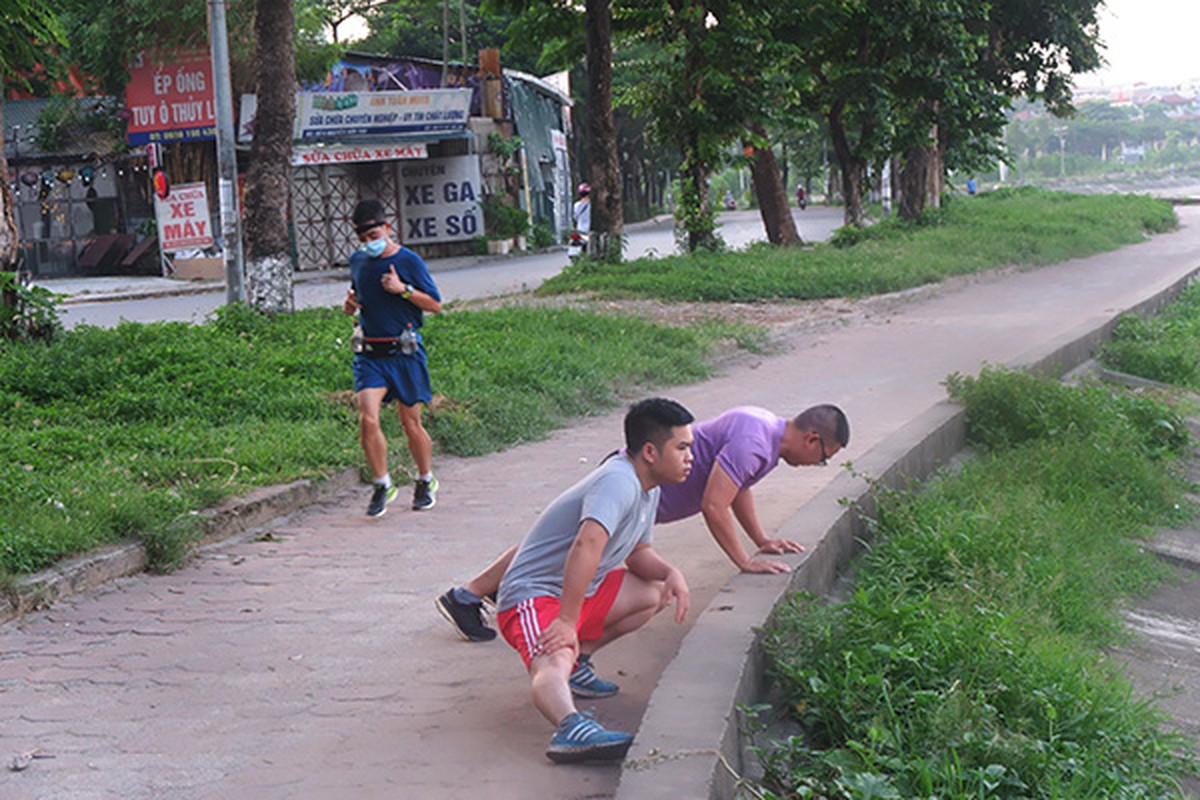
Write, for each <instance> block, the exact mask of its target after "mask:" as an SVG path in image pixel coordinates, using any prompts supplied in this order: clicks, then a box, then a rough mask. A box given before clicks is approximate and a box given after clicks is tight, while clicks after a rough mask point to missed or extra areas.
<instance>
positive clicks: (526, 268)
mask: <svg viewBox="0 0 1200 800" xmlns="http://www.w3.org/2000/svg"><path fill="white" fill-rule="evenodd" d="M792 214H793V216H794V218H795V219H796V224H797V226H798V227H799V229H800V235H801V236H802V237H803V238H804V239H805V240H806V241H812V242H815V241H821V240H824V239H826V238H828V237H829V235H830V233H831V232H832V231H833V230H834V229H835V228H837V227H838V226H840V225H841V224H842V209H840V208H828V207H823V206H822V207H818V206H810V207H809V208H808V209H807V210H805V211H799V210H797V209H792ZM718 222H719V224H720V233H721V236H722V237H723V238H724V239H725V241H726V243H727V244H728V245H729V246H730V247H733V248H741V247H745V246H746V245H748V244H750V243H752V242H757V241H764V240H765V239H766V234H765V233H764V231H763V226H762V219H761V218H760V217H759V214H758V212H757V211H732V212H728V211H727V212H722V213H721V214H720V215H719V217H718ZM627 236H628V241H627V246H626V257H627V258H631V259H633V258H641V257H643V256H657V255H667V254H670V253H673V252H675V239H674V232H673V222H672V220H671V219H670V218H663V219H658V220H655V221H651V222H644V223H638V224H635V225H631V226H630V227H629V230H628V232H627ZM566 261H567V257H566V253H565V252H564V251H563V250H561V249H556V250H554V251H553V252H549V253H535V254H532V255H524V256H479V257H476V258H465V259H464V258H455V259H444V260H441V259H439V260H431V261H430V262H429V266H430V269H431V270H432V271H433V272H434V273H435V275H434V279H435V280H436V281H437V284H438V288H439V289H441V291H442V297H443V300H446V301H452V300H471V299H476V298H480V297H494V296H497V295H503V294H510V293H513V292H519V291H523V290H527V289H532V288H534V287H536V286H537V285H538V284H540V283H541V282H542V281H544V280H545V279H546V278H549V277H551V276H553V275H557V274H558V272H559V271H560V270H561V269H562V268H563V266H564V265H565V264H566ZM153 280H155V281H157V282H159V283H161V282H162V279H153ZM56 283H59V282H58V281H48V282H47V283H46V284H45V285H46V286H47V287H48V288H50V289H51V290H54V291H62V289H57V288H56V287H55V284H56ZM212 289H213V290H212V291H211V292H205V293H199V294H197V293H188V294H182V295H165V296H155V297H145V298H140V299H130V300H110V301H104V302H94V303H72V304H69V305H66V306H64V307H63V308H62V312H63V313H62V321H63V324H64V325H65V326H66V327H68V328H73V327H75V326H76V325H85V324H86V325H96V326H99V327H105V328H107V327H112V326H114V325H116V324H117V323H119V322H120V321H122V320H130V321H132V322H155V321H182V322H201V321H203V319H204V318H205V317H206V316H207V315H208V314H210V313H211V312H212V311H214V310H215V309H217V308H218V307H220V306H221V305H223V304H224V302H225V294H224V289H223V288H222V287H221V286H220V285H219V284H213V286H212ZM345 292H346V284H345V281H344V279H343V278H341V277H340V276H339V277H338V278H337V279H330V280H323V281H322V280H314V281H304V282H298V283H297V284H296V287H295V301H296V307H297V308H313V307H319V306H331V305H338V304H340V303H341V302H342V298H343V296H344V295H345Z"/></svg>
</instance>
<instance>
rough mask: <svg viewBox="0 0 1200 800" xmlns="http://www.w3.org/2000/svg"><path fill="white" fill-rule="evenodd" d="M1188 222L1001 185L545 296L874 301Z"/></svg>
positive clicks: (1145, 206)
mask: <svg viewBox="0 0 1200 800" xmlns="http://www.w3.org/2000/svg"><path fill="white" fill-rule="evenodd" d="M1177 224H1178V221H1177V219H1176V217H1175V213H1174V211H1173V210H1172V208H1171V206H1170V204H1169V203H1167V202H1166V201H1162V200H1154V199H1152V198H1149V197H1145V196H1137V195H1076V194H1066V193H1056V192H1046V191H1041V190H1037V189H1032V188H1022V189H1014V190H1001V191H996V192H987V193H984V194H982V195H976V196H975V197H971V198H965V199H963V198H959V199H950V200H948V202H947V203H946V205H945V206H944V207H943V208H941V209H937V210H933V211H931V212H929V213H927V214H926V215H925V217H924V218H923V219H922V220H921V221H920V222H918V223H906V222H902V221H900V220H889V221H886V222H881V223H879V224H876V225H873V226H871V227H868V228H863V229H841V230H840V231H839V232H838V234H837V235H836V236H835V237H834V239H833V240H832V241H830V242H828V243H822V244H818V245H815V246H813V247H810V248H805V249H780V248H773V247H769V246H753V247H751V248H749V249H748V250H746V251H742V252H735V253H696V254H693V255H689V256H668V257H665V258H654V259H651V258H642V259H637V260H635V261H630V262H627V263H623V264H602V263H598V262H591V261H586V262H580V263H577V264H575V265H573V266H571V267H569V268H568V269H566V270H564V271H563V272H562V273H561V274H560V275H557V276H555V277H553V278H550V279H549V280H547V281H545V282H544V283H543V284H542V285H541V286H540V287H539V288H538V292H539V293H541V294H559V293H572V292H580V291H588V292H595V293H597V294H599V295H600V296H603V297H630V296H643V297H654V298H659V299H662V300H676V301H680V300H688V301H713V302H730V301H737V302H743V301H750V300H763V299H773V298H791V299H817V298H825V297H845V296H864V295H870V294H881V293H885V292H894V291H899V290H901V289H908V288H912V287H914V286H921V285H923V284H927V283H934V282H937V281H940V280H944V279H945V278H948V277H950V276H953V275H964V274H970V273H976V272H982V271H984V270H988V269H992V268H995V267H1001V266H1007V265H1020V266H1039V265H1045V264H1051V263H1054V262H1057V261H1062V260H1065V259H1068V258H1077V257H1081V256H1087V255H1092V254H1094V253H1099V252H1103V251H1107V250H1112V249H1115V248H1117V247H1121V246H1123V245H1127V244H1132V243H1134V242H1139V241H1141V240H1143V239H1144V238H1145V237H1146V234H1147V233H1160V232H1164V231H1168V230H1171V229H1173V228H1174V227H1175V226H1176V225H1177Z"/></svg>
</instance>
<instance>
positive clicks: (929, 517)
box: [760, 370, 1193, 798]
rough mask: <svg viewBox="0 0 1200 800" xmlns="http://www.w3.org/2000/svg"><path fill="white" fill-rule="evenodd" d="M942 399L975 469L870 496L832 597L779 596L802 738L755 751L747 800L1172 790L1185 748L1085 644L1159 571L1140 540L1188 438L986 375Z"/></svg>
mask: <svg viewBox="0 0 1200 800" xmlns="http://www.w3.org/2000/svg"><path fill="white" fill-rule="evenodd" d="M1034 388H1036V394H1037V397H1036V399H1034V400H1032V401H1029V402H1024V401H1023V398H1024V397H1025V395H1026V394H1027V393H1028V392H1029V391H1030V390H1031V389H1034ZM951 393H952V394H953V395H954V396H956V397H957V398H958V399H960V400H962V401H963V402H964V403H965V404H966V407H967V415H968V420H969V425H970V429H971V431H972V434H971V436H972V439H973V441H974V443H975V444H977V445H979V446H981V448H982V449H983V450H984V453H985V454H984V455H983V457H981V458H980V459H978V460H976V461H974V462H972V463H971V464H969V465H968V466H966V467H965V468H964V469H962V470H961V471H960V472H958V473H955V474H953V475H949V474H946V475H942V476H939V477H938V478H937V479H935V480H933V481H931V482H930V483H929V484H927V485H926V486H925V487H924V488H923V489H921V490H920V491H914V492H906V493H887V492H884V493H883V498H882V502H881V504H880V510H879V513H878V516H877V518H876V520H875V521H874V527H875V529H876V530H875V533H876V538H875V540H874V544H873V545H872V546H871V547H870V548H869V549H868V551H867V552H866V553H865V554H864V556H863V557H862V558H861V559H860V560H859V563H858V564H857V567H856V572H855V580H854V586H853V589H852V593H851V595H850V597H849V598H848V599H847V600H846V601H845V602H844V603H842V604H839V605H826V604H824V603H822V602H819V601H818V600H816V599H814V598H811V597H805V596H798V597H796V598H795V599H793V600H792V601H791V602H789V603H788V604H787V605H786V606H785V607H783V608H782V609H780V610H779V611H778V612H777V613H776V615H775V616H774V617H773V619H772V621H771V623H770V626H769V630H768V634H767V638H766V646H767V649H768V652H769V654H770V658H771V661H772V670H773V674H774V675H776V676H777V679H778V684H779V686H780V687H781V690H782V692H783V696H784V700H785V702H786V706H787V708H788V709H789V710H790V712H791V714H792V716H793V717H794V719H795V720H797V721H798V722H799V723H800V727H801V731H802V733H800V734H799V735H796V736H793V737H791V738H789V739H786V740H782V741H776V742H772V743H770V744H769V745H765V746H763V747H761V748H760V751H761V755H762V757H763V761H764V764H765V765H766V767H767V769H768V778H769V786H768V787H767V788H766V790H765V795H764V796H766V797H825V798H868V797H875V798H883V797H894V798H918V797H919V798H929V797H943V798H968V797H972V798H973V797H988V798H1018V797H1019V798H1066V797H1070V798H1108V797H1122V798H1143V797H1144V798H1152V797H1153V798H1161V797H1178V796H1182V795H1181V794H1180V792H1179V789H1178V786H1177V778H1178V777H1179V776H1181V775H1182V774H1184V773H1186V772H1190V771H1191V770H1192V768H1193V763H1192V761H1191V760H1190V758H1189V756H1187V755H1185V751H1186V749H1187V746H1185V743H1184V742H1182V741H1181V740H1180V739H1179V738H1178V737H1176V736H1173V735H1170V734H1166V733H1164V732H1163V729H1162V727H1161V723H1162V722H1163V718H1162V716H1161V714H1160V713H1159V712H1158V711H1157V710H1156V709H1155V707H1154V706H1153V705H1151V704H1150V703H1148V702H1145V701H1143V700H1140V699H1138V698H1137V697H1136V696H1135V695H1134V694H1133V691H1132V689H1131V687H1130V685H1129V684H1128V682H1127V681H1126V680H1125V679H1124V677H1123V676H1122V674H1121V670H1120V667H1119V665H1118V664H1116V663H1114V662H1112V661H1109V660H1107V659H1106V658H1105V656H1104V650H1103V648H1105V647H1106V646H1108V645H1111V644H1113V643H1114V642H1118V641H1120V639H1121V637H1122V635H1123V632H1122V629H1121V626H1120V624H1119V622H1118V621H1117V620H1116V612H1117V610H1118V609H1119V607H1120V604H1121V602H1122V600H1123V599H1124V598H1126V597H1127V596H1130V595H1134V594H1137V593H1139V592H1144V591H1146V590H1148V589H1149V588H1151V587H1153V586H1154V585H1155V584H1156V583H1157V582H1158V581H1160V580H1161V578H1162V576H1163V575H1164V574H1165V568H1163V567H1162V566H1161V565H1160V564H1159V563H1158V562H1156V561H1155V560H1154V558H1153V557H1152V556H1150V555H1147V554H1146V553H1144V552H1143V551H1142V550H1141V548H1140V547H1139V546H1138V537H1140V536H1142V535H1144V534H1146V533H1147V532H1149V531H1150V530H1151V529H1152V527H1153V526H1156V525H1160V524H1163V523H1166V522H1169V521H1179V519H1180V517H1181V515H1182V512H1181V511H1180V510H1179V505H1178V503H1180V502H1181V500H1180V498H1181V497H1182V494H1183V492H1184V490H1185V488H1186V487H1185V485H1184V482H1183V481H1182V480H1181V479H1180V478H1179V477H1178V476H1177V475H1176V473H1175V470H1174V469H1173V465H1174V463H1175V455H1176V454H1177V453H1179V452H1180V451H1181V450H1182V449H1183V448H1184V446H1185V445H1186V442H1187V440H1186V438H1182V439H1177V438H1173V437H1172V438H1171V441H1170V443H1169V444H1166V445H1164V443H1163V442H1162V441H1161V439H1160V438H1159V437H1160V435H1159V432H1158V431H1157V430H1156V428H1157V424H1156V421H1155V420H1156V419H1158V420H1171V421H1172V425H1176V424H1178V423H1179V422H1180V421H1179V420H1178V419H1177V417H1176V415H1175V414H1174V412H1172V411H1170V410H1169V409H1165V408H1160V409H1159V410H1158V411H1156V412H1154V413H1149V412H1148V411H1147V412H1146V413H1141V412H1139V413H1135V414H1128V413H1126V412H1125V410H1123V409H1126V408H1127V407H1128V405H1127V404H1128V403H1129V402H1130V400H1129V398H1127V397H1125V396H1123V395H1120V394H1113V393H1110V392H1109V391H1107V390H1105V389H1102V388H1094V387H1093V388H1085V389H1070V388H1066V387H1063V386H1061V385H1059V384H1057V383H1052V382H1047V381H1040V380H1038V379H1035V378H1031V377H1029V376H1027V375H1022V374H1016V373H1006V372H1003V371H999V370H985V371H984V372H983V373H982V374H981V376H980V377H979V378H978V379H962V378H958V379H955V380H954V381H952V383H951ZM1045 404H1049V406H1050V407H1049V408H1045V407H1044V405H1045ZM1109 406H1114V407H1116V410H1111V409H1110V408H1109ZM1136 406H1137V407H1138V408H1141V402H1140V401H1137V402H1136ZM1047 426H1049V428H1048V427H1047Z"/></svg>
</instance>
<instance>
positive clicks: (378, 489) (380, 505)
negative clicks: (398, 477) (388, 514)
mask: <svg viewBox="0 0 1200 800" xmlns="http://www.w3.org/2000/svg"><path fill="white" fill-rule="evenodd" d="M399 494H400V490H399V489H398V488H396V487H395V486H384V485H383V484H380V483H377V484H375V491H374V492H372V493H371V502H370V504H369V505H368V506H367V516H368V517H382V516H383V512H385V511H387V507H388V503H390V502H392V501H393V500H395V499H396V497H397V496H398V495H399Z"/></svg>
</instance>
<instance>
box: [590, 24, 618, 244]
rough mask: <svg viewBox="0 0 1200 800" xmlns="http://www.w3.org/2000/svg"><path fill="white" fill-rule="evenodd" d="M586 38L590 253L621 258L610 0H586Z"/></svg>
mask: <svg viewBox="0 0 1200 800" xmlns="http://www.w3.org/2000/svg"><path fill="white" fill-rule="evenodd" d="M585 8H586V18H585V20H584V28H585V34H584V39H585V42H586V49H587V74H588V116H587V130H588V142H589V154H590V158H589V160H588V174H589V175H590V176H591V186H592V192H591V205H592V236H591V241H589V242H588V251H589V255H592V256H595V257H599V258H601V259H603V260H605V261H620V260H621V247H622V242H621V233H622V231H623V230H624V229H625V218H624V209H623V208H622V202H621V165H620V162H619V160H618V159H617V135H616V126H615V125H614V123H613V102H612V100H613V98H612V7H611V5H610V2H609V0H586V5H585Z"/></svg>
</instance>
